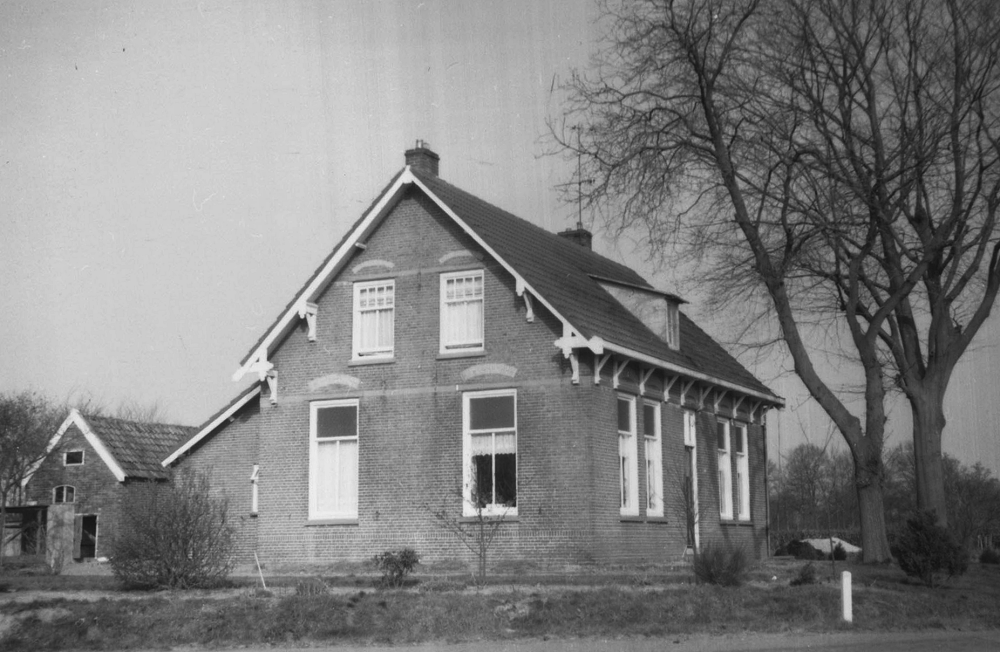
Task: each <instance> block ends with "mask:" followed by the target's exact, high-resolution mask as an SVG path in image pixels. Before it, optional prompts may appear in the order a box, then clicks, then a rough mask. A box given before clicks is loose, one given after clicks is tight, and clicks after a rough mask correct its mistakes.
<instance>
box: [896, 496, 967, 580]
mask: <svg viewBox="0 0 1000 652" xmlns="http://www.w3.org/2000/svg"><path fill="white" fill-rule="evenodd" d="M893 555H894V556H895V557H896V561H897V562H899V567H900V568H901V569H903V572H904V573H906V574H907V575H909V576H910V577H917V578H920V580H921V581H923V582H924V584H926V585H927V586H934V576H935V573H940V572H946V573H947V574H948V577H952V576H954V575H961V574H962V573H964V572H965V570H966V569H967V568H968V566H969V557H968V555H967V554H966V552H965V549H964V548H963V547H962V545H961V544H959V543H958V541H956V540H955V537H954V536H953V535H952V534H951V532H950V531H948V530H946V529H945V528H943V527H940V526H939V525H938V524H937V520H936V519H935V518H934V513H933V512H920V513H918V514H916V515H914V516H913V517H912V518H910V519H908V520H907V521H906V527H905V528H904V529H903V531H902V533H901V534H900V535H899V538H898V540H897V542H896V545H895V546H894V547H893Z"/></svg>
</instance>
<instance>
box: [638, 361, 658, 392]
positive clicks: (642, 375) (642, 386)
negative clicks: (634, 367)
mask: <svg viewBox="0 0 1000 652" xmlns="http://www.w3.org/2000/svg"><path fill="white" fill-rule="evenodd" d="M654 371H656V369H655V368H654V367H650V368H649V369H647V370H643V369H642V367H640V368H639V396H645V395H646V381H648V380H649V377H650V376H652V375H653V372H654Z"/></svg>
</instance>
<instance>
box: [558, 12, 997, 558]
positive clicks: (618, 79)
mask: <svg viewBox="0 0 1000 652" xmlns="http://www.w3.org/2000/svg"><path fill="white" fill-rule="evenodd" d="M603 15H604V21H605V23H604V25H605V27H606V32H605V33H606V35H607V38H606V41H605V43H604V47H603V49H602V50H601V52H600V54H599V55H598V58H597V60H596V61H595V65H594V67H593V70H592V71H590V72H589V73H582V74H577V75H575V76H574V77H573V78H572V79H571V80H570V82H569V83H568V84H567V86H566V90H567V91H568V94H569V102H568V108H567V111H566V113H565V116H564V119H563V121H562V122H561V123H560V124H559V125H558V126H554V127H553V132H554V134H555V138H556V140H557V141H558V142H559V143H560V144H561V145H562V146H563V147H564V148H565V149H566V150H567V151H568V152H570V153H572V154H574V155H580V156H582V157H583V165H582V166H581V168H582V171H581V175H582V177H584V178H586V179H590V180H593V183H592V184H591V185H589V186H586V187H585V186H583V185H582V184H581V185H580V186H579V187H580V188H582V189H584V190H583V192H582V194H583V197H581V198H580V200H581V201H585V202H588V203H589V204H590V205H591V206H596V207H597V208H598V209H600V210H602V211H603V212H604V214H605V215H607V216H612V217H611V218H610V219H611V220H612V222H613V224H614V225H615V226H616V227H617V228H618V229H628V228H632V227H636V226H638V227H641V228H642V229H643V230H644V232H645V233H647V234H648V243H649V244H650V245H651V246H652V248H653V251H654V253H660V254H662V253H665V252H668V251H671V249H670V247H671V246H673V245H681V246H682V251H687V252H688V253H689V254H691V255H693V256H694V257H695V258H696V259H697V260H698V261H699V262H700V263H701V266H700V268H699V273H700V274H701V275H703V276H707V277H708V280H709V281H712V280H715V281H718V282H717V283H715V284H714V285H713V291H714V294H715V296H716V297H717V300H718V301H719V302H720V303H721V304H723V305H728V306H732V305H733V304H734V303H738V304H739V305H741V306H742V310H744V311H745V310H746V306H747V305H749V306H751V307H757V308H766V309H767V314H768V315H770V316H773V320H770V321H768V320H760V321H758V322H757V324H758V326H760V327H762V328H764V329H766V328H768V327H775V326H776V328H774V330H776V333H774V335H772V334H771V333H772V331H766V332H764V333H763V338H764V340H765V341H773V340H775V339H778V338H780V340H781V342H782V343H783V345H784V346H785V347H786V348H787V351H788V353H789V354H790V356H791V358H792V360H793V362H794V368H795V371H796V373H797V374H798V376H799V378H800V379H801V380H802V382H803V384H804V385H805V386H806V389H807V390H808V391H809V393H810V395H811V396H812V398H813V399H815V400H816V401H817V403H818V404H819V405H820V406H821V407H822V408H823V409H824V411H825V412H826V413H827V415H828V416H829V417H830V419H831V420H832V421H833V423H834V424H835V425H836V426H837V428H838V430H839V431H840V432H841V434H842V435H843V437H844V440H845V441H846V442H847V445H848V448H849V450H850V452H851V455H852V459H853V462H854V470H855V484H856V492H857V500H858V506H859V510H860V512H861V523H862V539H863V541H862V545H863V547H864V549H865V552H864V556H865V559H866V560H880V559H885V558H887V557H888V546H887V541H886V537H885V527H884V522H883V505H882V493H881V482H882V476H883V468H882V462H881V453H882V446H883V438H884V422H885V419H886V413H885V407H884V404H885V398H886V394H887V392H888V391H889V390H890V389H896V388H898V389H901V390H902V391H903V392H904V394H905V395H906V396H907V398H908V399H909V400H910V402H911V407H912V411H913V414H914V441H915V443H917V445H916V448H915V450H916V451H917V454H916V458H917V478H918V483H917V484H918V487H919V491H918V496H919V498H920V501H921V505H922V506H923V507H929V508H932V509H934V510H935V511H936V512H937V514H938V517H939V518H941V519H943V518H944V517H945V513H946V509H945V507H944V502H943V480H942V479H941V474H940V472H939V471H937V470H936V469H938V468H939V467H940V439H941V432H942V429H943V427H944V420H943V411H942V409H941V405H942V402H941V401H942V400H943V396H944V392H945V390H946V388H947V383H948V379H949V378H950V374H951V371H952V370H953V368H954V364H955V363H956V362H957V360H958V359H959V357H960V356H961V355H962V353H964V351H965V350H967V348H968V346H969V344H970V343H971V341H972V338H973V337H974V335H975V334H976V332H978V330H979V328H980V327H981V325H982V323H983V321H984V320H985V319H986V317H987V316H988V315H989V312H990V308H991V306H992V304H993V301H994V300H995V297H996V293H997V290H998V288H1000V246H998V242H997V237H996V233H995V229H994V226H995V214H996V207H997V205H998V203H1000V202H998V189H1000V165H998V164H997V163H998V160H997V159H998V153H1000V149H998V143H1000V140H998V135H1000V132H998V130H997V126H998V125H997V110H996V109H997V106H998V99H1000V88H998V86H1000V84H998V83H997V67H996V65H997V56H996V54H995V53H996V52H997V48H998V45H997V43H996V39H995V38H994V36H995V34H996V33H997V31H998V30H997V26H998V17H997V11H996V9H995V8H994V6H993V4H992V3H988V2H984V1H983V0H925V1H918V0H879V1H876V2H869V1H867V0H865V1H862V0H808V1H807V0H735V1H728V0H704V1H698V2H694V1H690V2H689V1H681V0H646V1H637V2H622V3H616V4H614V5H604V7H603ZM666 216H669V217H666ZM692 252H693V253H692ZM734 280H735V281H736V282H734ZM834 316H836V317H839V319H838V320H837V321H836V324H837V326H838V328H837V329H836V330H833V331H821V330H817V324H819V323H825V324H830V323H831V322H832V321H833V320H832V319H831V317H834ZM922 329H923V330H922ZM821 335H827V337H826V338H821V337H819V336H821ZM830 336H832V337H830ZM828 345H832V346H833V347H834V348H839V347H844V348H845V349H846V350H845V354H846V355H848V357H849V358H850V359H851V360H852V361H853V362H854V365H853V367H852V368H851V369H850V370H849V371H850V372H852V373H853V376H852V379H851V383H850V384H851V385H852V386H853V387H852V388H851V389H850V390H849V391H848V392H844V391H842V389H841V387H842V386H843V385H844V383H843V378H844V370H843V369H840V370H838V371H837V372H836V373H820V372H819V371H818V370H817V367H816V364H815V362H816V361H817V359H820V357H821V356H823V355H825V353H826V352H825V351H824V347H826V346H828ZM856 396H862V397H863V405H861V406H860V407H855V406H854V404H855V400H854V398H855V397H856ZM852 407H854V410H852V409H851V408H852ZM855 412H857V414H856V413H855Z"/></svg>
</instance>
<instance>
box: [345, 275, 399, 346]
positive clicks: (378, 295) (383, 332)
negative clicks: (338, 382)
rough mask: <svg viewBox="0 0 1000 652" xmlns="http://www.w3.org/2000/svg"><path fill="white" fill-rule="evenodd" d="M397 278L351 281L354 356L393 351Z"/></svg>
mask: <svg viewBox="0 0 1000 652" xmlns="http://www.w3.org/2000/svg"><path fill="white" fill-rule="evenodd" d="M395 307H396V282H395V281H392V280H389V281H368V282H365V283H355V284H354V359H362V358H391V357H392V355H393V341H394V330H395V326H394V321H395Z"/></svg>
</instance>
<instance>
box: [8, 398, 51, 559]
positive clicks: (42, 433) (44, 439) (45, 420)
mask: <svg viewBox="0 0 1000 652" xmlns="http://www.w3.org/2000/svg"><path fill="white" fill-rule="evenodd" d="M63 416H64V415H63V414H62V412H61V411H60V410H58V409H56V408H55V407H54V406H53V405H52V403H50V402H49V401H48V400H47V399H46V398H44V397H42V396H40V395H39V394H36V393H35V392H32V391H23V392H20V393H19V394H3V395H0V565H2V564H3V551H4V547H5V546H4V544H5V543H6V536H5V533H4V528H5V525H6V521H7V505H8V502H14V501H15V499H19V497H20V490H21V485H22V483H23V482H24V479H25V477H27V475H28V473H29V472H30V471H31V470H32V469H33V468H34V467H35V465H37V464H38V463H39V462H41V461H42V460H43V459H44V458H45V456H46V454H47V453H48V451H47V447H48V443H49V441H50V440H51V438H52V435H54V434H55V432H56V429H57V428H58V427H59V423H60V421H61V420H62V418H63Z"/></svg>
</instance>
